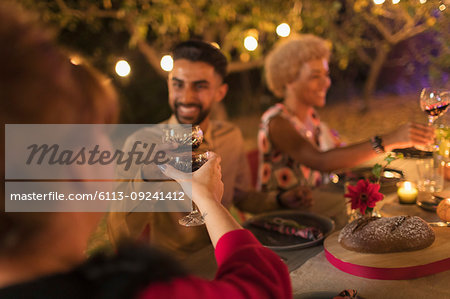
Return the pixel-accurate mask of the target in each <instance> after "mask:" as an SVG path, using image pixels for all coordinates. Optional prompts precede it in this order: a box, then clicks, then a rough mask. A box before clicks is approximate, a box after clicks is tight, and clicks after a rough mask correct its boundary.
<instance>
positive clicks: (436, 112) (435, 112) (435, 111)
mask: <svg viewBox="0 0 450 299" xmlns="http://www.w3.org/2000/svg"><path fill="white" fill-rule="evenodd" d="M448 105H449V104H436V105H429V106H426V107H425V109H424V112H425V113H426V114H428V116H432V117H439V116H441V115H443V114H444V113H445V112H446V111H447V109H448Z"/></svg>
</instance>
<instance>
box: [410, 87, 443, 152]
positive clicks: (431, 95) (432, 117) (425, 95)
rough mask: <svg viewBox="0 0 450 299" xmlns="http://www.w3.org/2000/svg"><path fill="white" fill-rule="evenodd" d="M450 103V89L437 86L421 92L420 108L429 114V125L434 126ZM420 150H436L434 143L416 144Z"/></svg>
mask: <svg viewBox="0 0 450 299" xmlns="http://www.w3.org/2000/svg"><path fill="white" fill-rule="evenodd" d="M449 103H450V91H448V90H443V89H436V88H424V89H422V91H421V93H420V108H421V109H422V110H423V112H425V113H426V114H427V116H428V125H429V126H433V124H434V122H435V121H436V119H438V118H439V117H440V116H442V115H443V114H444V113H445V112H446V111H447V109H448V107H449ZM416 148H418V149H419V150H424V151H435V150H436V146H435V145H433V144H430V145H424V146H416Z"/></svg>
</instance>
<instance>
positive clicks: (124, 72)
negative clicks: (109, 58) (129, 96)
mask: <svg viewBox="0 0 450 299" xmlns="http://www.w3.org/2000/svg"><path fill="white" fill-rule="evenodd" d="M130 72H131V67H130V64H129V63H128V62H127V61H126V60H123V59H122V60H119V61H117V63H116V73H117V75H119V76H121V77H126V76H128V75H129V74H130Z"/></svg>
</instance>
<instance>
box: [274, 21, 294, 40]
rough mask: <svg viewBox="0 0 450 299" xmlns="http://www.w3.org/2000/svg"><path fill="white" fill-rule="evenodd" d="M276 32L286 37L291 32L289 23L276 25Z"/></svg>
mask: <svg viewBox="0 0 450 299" xmlns="http://www.w3.org/2000/svg"><path fill="white" fill-rule="evenodd" d="M276 32H277V34H278V35H279V36H281V37H286V36H289V34H291V27H289V25H288V24H286V23H281V24H280V25H278V26H277V29H276Z"/></svg>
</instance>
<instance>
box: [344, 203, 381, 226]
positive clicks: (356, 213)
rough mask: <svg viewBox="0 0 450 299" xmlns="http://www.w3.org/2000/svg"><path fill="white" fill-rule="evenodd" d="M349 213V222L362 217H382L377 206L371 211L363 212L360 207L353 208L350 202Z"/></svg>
mask: <svg viewBox="0 0 450 299" xmlns="http://www.w3.org/2000/svg"><path fill="white" fill-rule="evenodd" d="M347 215H348V222H349V223H350V222H352V221H354V220H356V219H358V218H361V217H381V213H380V211H379V210H378V208H377V207H375V208H373V210H372V211H370V212H368V211H366V213H364V214H362V213H361V211H360V210H359V209H352V208H351V207H350V204H348V206H347Z"/></svg>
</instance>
